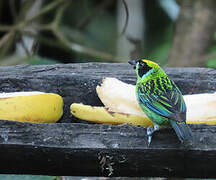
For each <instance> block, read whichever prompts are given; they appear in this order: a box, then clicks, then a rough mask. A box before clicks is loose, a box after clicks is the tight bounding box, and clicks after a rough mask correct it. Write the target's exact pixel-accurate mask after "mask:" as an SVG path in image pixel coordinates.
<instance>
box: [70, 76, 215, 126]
mask: <svg viewBox="0 0 216 180" xmlns="http://www.w3.org/2000/svg"><path fill="white" fill-rule="evenodd" d="M96 91H97V94H98V96H99V98H100V100H101V101H102V103H103V104H104V105H105V107H92V106H87V105H83V104H72V105H71V107H70V108H71V113H72V114H73V115H74V116H76V117H77V118H80V119H82V120H87V121H91V122H96V123H108V124H122V123H130V124H133V125H142V126H145V127H147V126H149V125H152V122H151V121H150V120H149V119H148V118H147V116H146V115H145V113H144V112H143V111H142V109H141V108H140V106H139V105H138V103H137V100H136V94H135V86H134V85H130V84H127V83H124V82H122V81H119V80H118V79H116V78H105V79H104V80H103V82H102V84H101V85H100V86H97V88H96ZM184 100H185V103H186V105H187V116H186V121H187V123H189V124H202V123H204V124H209V125H215V124H216V93H205V94H193V95H184Z"/></svg>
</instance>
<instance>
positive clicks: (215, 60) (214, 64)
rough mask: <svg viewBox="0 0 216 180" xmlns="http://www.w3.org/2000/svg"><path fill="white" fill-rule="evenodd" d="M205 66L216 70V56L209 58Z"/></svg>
mask: <svg viewBox="0 0 216 180" xmlns="http://www.w3.org/2000/svg"><path fill="white" fill-rule="evenodd" d="M206 66H207V67H209V68H216V56H214V57H212V58H209V59H208V60H207V62H206Z"/></svg>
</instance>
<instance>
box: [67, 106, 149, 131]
mask: <svg viewBox="0 0 216 180" xmlns="http://www.w3.org/2000/svg"><path fill="white" fill-rule="evenodd" d="M70 110H71V113H72V114H73V115H74V116H75V117H77V118H79V119H82V120H87V121H90V122H95V123H104V124H124V123H128V124H133V125H141V126H145V127H148V126H150V125H153V124H152V122H151V121H150V120H149V119H148V118H147V117H146V116H139V115H134V114H127V113H120V112H113V111H110V110H108V109H107V108H105V107H93V106H89V105H83V104H78V103H73V104H71V106H70Z"/></svg>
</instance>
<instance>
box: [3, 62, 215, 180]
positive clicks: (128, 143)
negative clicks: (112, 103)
mask: <svg viewBox="0 0 216 180" xmlns="http://www.w3.org/2000/svg"><path fill="white" fill-rule="evenodd" d="M165 71H166V72H167V74H168V75H169V76H170V77H171V78H172V79H173V80H174V81H175V82H176V83H177V85H178V86H179V87H180V89H181V90H182V92H183V93H184V94H192V93H203V92H213V91H215V89H216V80H215V79H216V70H214V69H205V68H182V69H181V68H180V69H179V68H167V69H165ZM104 77H116V78H118V79H120V80H123V81H125V82H127V83H131V84H135V80H136V78H135V72H134V70H133V69H131V66H129V65H127V64H106V63H103V64H98V63H88V64H68V65H49V66H45V65H43V66H28V65H27V66H26V65H23V66H15V67H14V66H13V67H0V91H1V92H14V91H32V90H34V91H35V90H37V91H44V92H53V93H58V94H59V95H61V96H62V97H63V98H64V102H65V106H64V109H65V114H64V116H63V118H62V119H61V121H60V122H61V123H56V124H31V123H18V122H12V121H0V162H1V163H0V173H1V174H3V173H12V174H14V173H16V174H48V175H81V176H109V175H110V176H145V177H147V176H151V177H152V176H155V177H197V178H198V177H199V178H204V177H205V178H206V177H208V178H210V177H211V178H215V177H216V173H215V167H216V136H214V135H215V133H216V126H207V125H191V128H192V131H193V135H194V139H193V143H188V144H181V143H179V141H178V139H177V137H176V135H175V133H174V131H173V130H161V131H159V132H156V133H155V134H154V136H153V140H152V143H151V145H150V146H149V147H148V146H147V143H146V140H147V138H146V129H145V128H142V127H133V126H128V125H122V126H114V125H98V124H83V123H69V122H74V118H73V117H72V116H71V115H70V113H69V106H70V104H71V103H73V102H82V103H84V104H90V105H101V102H100V100H99V99H98V97H97V95H96V91H95V88H96V86H97V85H98V84H100V83H101V80H102V79H103V78H104ZM65 122H67V123H65Z"/></svg>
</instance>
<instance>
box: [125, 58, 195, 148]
mask: <svg viewBox="0 0 216 180" xmlns="http://www.w3.org/2000/svg"><path fill="white" fill-rule="evenodd" d="M128 63H129V64H131V65H133V67H134V69H135V70H136V75H137V82H136V97H137V100H138V104H139V106H140V107H141V109H142V110H143V111H144V112H145V114H146V115H147V116H148V117H149V119H150V120H151V121H152V122H153V124H154V127H152V126H149V127H148V128H147V136H148V145H150V143H151V140H152V135H153V133H154V132H155V131H158V130H159V129H162V128H173V129H174V131H175V133H176V135H177V137H178V139H179V140H180V141H181V142H182V143H184V142H188V141H191V140H192V131H191V129H190V127H189V126H188V124H187V123H186V111H187V108H186V104H185V101H184V99H183V96H182V93H181V91H180V90H179V88H178V87H177V86H176V84H175V83H174V81H173V80H171V79H170V78H169V77H168V76H167V74H166V73H165V72H164V70H163V69H162V68H161V67H160V66H159V65H158V64H157V63H155V62H153V61H151V60H147V59H138V60H129V61H128Z"/></svg>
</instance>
